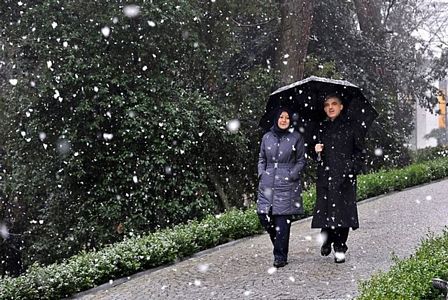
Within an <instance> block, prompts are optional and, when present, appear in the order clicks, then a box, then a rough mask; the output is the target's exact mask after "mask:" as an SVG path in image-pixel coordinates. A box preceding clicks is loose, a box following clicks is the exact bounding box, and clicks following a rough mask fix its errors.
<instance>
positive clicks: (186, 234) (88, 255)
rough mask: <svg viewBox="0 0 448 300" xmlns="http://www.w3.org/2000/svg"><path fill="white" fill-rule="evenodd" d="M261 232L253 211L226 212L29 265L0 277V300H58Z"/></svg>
mask: <svg viewBox="0 0 448 300" xmlns="http://www.w3.org/2000/svg"><path fill="white" fill-rule="evenodd" d="M259 232H261V225H260V223H259V221H258V217H257V214H256V212H255V211H254V210H253V209H252V210H246V211H239V210H231V211H228V212H226V213H225V214H222V215H218V216H212V215H210V216H208V217H207V218H205V219H204V220H203V221H201V222H198V221H192V222H190V223H189V224H185V225H177V226H174V227H173V228H168V229H164V230H160V231H158V232H155V233H151V234H148V235H146V236H144V237H141V238H130V239H128V240H125V241H123V242H120V243H116V244H114V245H111V246H108V247H106V248H104V249H102V250H100V251H97V252H83V253H81V254H78V255H76V256H73V257H71V258H70V259H68V260H66V261H64V262H62V263H59V264H52V265H49V266H46V267H44V266H41V265H39V264H34V265H33V266H32V267H31V268H30V269H29V270H27V272H26V273H25V274H23V275H22V276H19V277H17V278H10V277H7V278H4V279H3V280H2V282H1V284H0V298H1V299H60V298H63V297H68V296H70V295H72V294H74V293H77V292H80V291H82V290H86V289H89V288H91V287H93V286H95V285H97V284H101V283H104V282H107V281H108V280H111V279H115V278H120V277H123V276H128V275H131V274H134V273H135V272H138V271H141V270H145V269H149V268H152V267H155V266H159V265H162V264H167V263H171V262H174V261H176V260H178V259H180V258H183V257H186V256H189V255H192V254H193V253H195V252H198V251H200V250H203V249H207V248H209V247H212V246H215V245H218V244H221V243H224V242H227V241H230V240H233V239H238V238H241V237H243V236H250V235H254V234H256V233H259Z"/></svg>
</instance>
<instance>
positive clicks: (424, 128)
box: [409, 79, 448, 150]
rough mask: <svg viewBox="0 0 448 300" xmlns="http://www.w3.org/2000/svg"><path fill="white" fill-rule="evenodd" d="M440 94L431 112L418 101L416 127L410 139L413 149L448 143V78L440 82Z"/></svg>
mask: <svg viewBox="0 0 448 300" xmlns="http://www.w3.org/2000/svg"><path fill="white" fill-rule="evenodd" d="M437 86H438V89H439V95H438V97H437V99H438V104H437V105H436V107H434V109H433V111H434V112H430V111H429V110H428V109H426V108H423V107H421V106H420V105H419V103H418V101H417V103H416V110H415V111H416V113H415V129H414V132H413V134H412V136H411V139H410V141H409V146H410V148H411V149H414V150H415V149H422V148H426V147H435V146H437V145H438V144H446V143H447V141H448V133H447V122H446V121H447V120H446V117H447V114H446V113H447V110H446V101H447V97H446V96H447V90H448V80H446V79H445V80H442V81H440V82H439V83H438V84H437Z"/></svg>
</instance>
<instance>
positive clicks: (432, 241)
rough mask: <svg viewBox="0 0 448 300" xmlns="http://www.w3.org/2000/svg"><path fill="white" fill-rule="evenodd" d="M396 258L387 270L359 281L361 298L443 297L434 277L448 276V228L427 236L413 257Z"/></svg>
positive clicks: (447, 277)
mask: <svg viewBox="0 0 448 300" xmlns="http://www.w3.org/2000/svg"><path fill="white" fill-rule="evenodd" d="M395 261H396V263H395V265H394V266H393V267H392V268H391V269H390V270H389V271H388V272H381V273H378V274H376V275H374V276H373V277H372V278H371V279H370V280H369V281H366V282H363V283H361V284H360V295H359V297H358V300H363V299H368V300H376V299H378V300H380V299H381V300H384V299H416V300H417V299H441V298H440V295H441V291H439V290H436V289H434V288H433V287H432V279H433V278H436V277H437V278H442V279H444V280H447V279H448V231H447V230H445V231H444V232H443V234H442V235H441V236H439V237H434V236H430V237H428V239H426V240H425V241H423V242H422V244H421V245H420V247H419V249H418V250H417V252H416V253H415V255H413V256H411V257H410V258H407V259H403V260H398V259H397V258H395Z"/></svg>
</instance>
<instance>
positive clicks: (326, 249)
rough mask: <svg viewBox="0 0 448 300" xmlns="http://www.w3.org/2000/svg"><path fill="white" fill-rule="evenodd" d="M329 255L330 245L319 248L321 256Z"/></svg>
mask: <svg viewBox="0 0 448 300" xmlns="http://www.w3.org/2000/svg"><path fill="white" fill-rule="evenodd" d="M330 253H331V245H325V244H324V245H322V247H321V248H320V255H322V256H328V255H330Z"/></svg>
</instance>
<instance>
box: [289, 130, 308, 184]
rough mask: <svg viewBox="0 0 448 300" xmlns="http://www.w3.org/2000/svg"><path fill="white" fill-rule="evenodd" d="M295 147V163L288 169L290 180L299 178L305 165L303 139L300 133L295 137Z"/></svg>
mask: <svg viewBox="0 0 448 300" xmlns="http://www.w3.org/2000/svg"><path fill="white" fill-rule="evenodd" d="M295 148H296V152H295V153H296V163H295V164H294V167H293V168H292V169H291V171H290V176H291V180H297V179H299V178H300V174H301V173H302V171H303V169H304V168H305V165H306V159H305V141H304V139H303V137H302V136H301V135H299V138H298V139H297V143H296V144H295Z"/></svg>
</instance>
